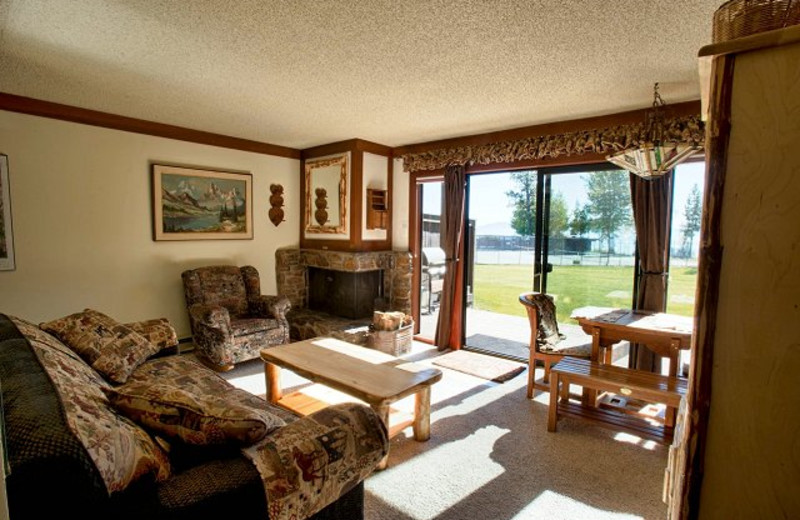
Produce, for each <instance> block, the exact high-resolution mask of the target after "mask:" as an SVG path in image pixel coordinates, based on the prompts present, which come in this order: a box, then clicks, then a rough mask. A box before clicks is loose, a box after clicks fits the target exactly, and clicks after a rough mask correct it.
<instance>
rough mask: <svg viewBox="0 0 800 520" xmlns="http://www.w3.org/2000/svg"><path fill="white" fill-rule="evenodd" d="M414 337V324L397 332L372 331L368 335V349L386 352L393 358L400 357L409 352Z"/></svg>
mask: <svg viewBox="0 0 800 520" xmlns="http://www.w3.org/2000/svg"><path fill="white" fill-rule="evenodd" d="M413 337H414V324H413V323H411V324H410V325H406V326H405V327H400V328H399V329H397V330H373V331H370V333H369V342H368V345H369V347H370V348H374V349H376V350H380V351H381V352H386V353H387V354H391V355H393V356H402V355H403V354H408V353H409V352H411V342H412V341H413Z"/></svg>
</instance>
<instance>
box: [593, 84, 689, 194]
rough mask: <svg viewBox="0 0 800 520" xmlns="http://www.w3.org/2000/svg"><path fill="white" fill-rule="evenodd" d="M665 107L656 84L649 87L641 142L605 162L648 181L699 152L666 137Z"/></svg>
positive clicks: (615, 154) (610, 156) (685, 143)
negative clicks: (649, 104) (649, 103)
mask: <svg viewBox="0 0 800 520" xmlns="http://www.w3.org/2000/svg"><path fill="white" fill-rule="evenodd" d="M665 107H666V103H664V100H663V99H661V94H659V93H658V83H656V84H655V87H654V88H653V107H652V108H651V109H649V110H648V111H647V113H646V114H645V123H644V141H643V142H641V143H640V144H639V145H638V146H637V147H635V148H626V149H625V150H622V151H621V152H617V153H614V154H611V155H609V156H607V157H606V160H607V161H608V162H610V163H613V164H615V165H617V166H619V167H620V168H624V169H626V170H628V171H630V172H632V173H635V174H636V175H638V176H639V177H643V178H645V179H652V178H655V177H660V176H662V175H664V174H665V173H667V172H668V171H670V170H671V169H673V168H674V167H675V166H677V165H678V164H680V163H682V162H683V161H685V160H686V159H688V158H689V157H691V155H692V154H693V153H695V152H696V151H697V150H699V149H700V145H698V144H697V143H691V142H688V143H687V142H678V141H675V140H670V138H669V136H667V135H666V129H665V128H664V125H665V120H666V115H665Z"/></svg>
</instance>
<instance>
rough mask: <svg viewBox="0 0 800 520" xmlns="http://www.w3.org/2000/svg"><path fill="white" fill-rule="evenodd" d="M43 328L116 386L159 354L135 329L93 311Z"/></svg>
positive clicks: (69, 317) (71, 316)
mask: <svg viewBox="0 0 800 520" xmlns="http://www.w3.org/2000/svg"><path fill="white" fill-rule="evenodd" d="M40 327H41V329H42V330H44V331H46V332H49V333H51V334H54V335H55V336H57V337H58V339H60V340H61V341H62V342H64V344H66V345H67V346H68V347H69V348H71V349H72V350H74V351H75V352H76V353H78V355H80V356H81V357H82V358H83V359H84V360H85V361H86V362H87V363H89V364H90V365H91V366H92V368H94V369H95V370H97V371H98V372H100V373H101V374H103V375H104V376H105V377H106V378H108V379H109V380H110V381H113V382H114V383H124V382H125V381H126V380H127V379H128V376H130V374H131V372H133V370H134V369H135V368H136V367H137V366H139V365H141V364H142V363H143V362H144V361H145V360H147V358H148V357H150V356H152V355H153V354H155V353H156V352H158V351H159V350H160V347H158V346H157V345H154V344H153V343H151V342H149V341H148V340H147V339H146V338H145V337H144V336H142V335H141V334H139V333H138V332H136V331H135V330H133V329H132V328H130V327H128V326H126V325H123V324H121V323H118V322H117V321H116V320H114V319H113V318H110V317H109V316H106V315H105V314H103V313H101V312H98V311H96V310H93V309H85V310H84V311H83V312H76V313H74V314H70V315H68V316H64V317H63V318H59V319H57V320H53V321H49V322H47V323H42V324H41V325H40Z"/></svg>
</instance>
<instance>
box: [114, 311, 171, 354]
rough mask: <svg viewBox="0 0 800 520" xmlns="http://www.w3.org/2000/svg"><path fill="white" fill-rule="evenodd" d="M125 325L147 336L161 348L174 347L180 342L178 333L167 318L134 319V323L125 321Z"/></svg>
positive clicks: (148, 339)
mask: <svg viewBox="0 0 800 520" xmlns="http://www.w3.org/2000/svg"><path fill="white" fill-rule="evenodd" d="M124 325H125V326H126V327H130V328H131V329H133V330H134V331H136V332H138V333H139V334H141V335H142V336H144V337H145V338H147V341H149V342H150V343H152V344H153V345H155V346H157V347H158V348H160V349H165V348H169V347H174V346H175V345H177V344H178V335H177V334H176V332H175V329H174V328H172V325H171V324H170V322H169V320H168V319H166V318H156V319H154V320H146V321H134V322H132V323H125V324H124Z"/></svg>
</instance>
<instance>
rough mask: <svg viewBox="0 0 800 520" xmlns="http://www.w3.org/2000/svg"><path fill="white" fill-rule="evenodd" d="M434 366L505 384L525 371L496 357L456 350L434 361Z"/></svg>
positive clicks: (521, 366) (512, 362) (511, 362)
mask: <svg viewBox="0 0 800 520" xmlns="http://www.w3.org/2000/svg"><path fill="white" fill-rule="evenodd" d="M433 364H434V365H438V366H440V367H444V368H449V369H451V370H457V371H459V372H463V373H465V374H469V375H472V376H476V377H480V378H481V379H488V380H489V381H494V382H495V383H503V382H505V381H508V380H509V379H511V378H512V377H514V376H517V375H519V374H520V373H521V372H522V371H523V370H525V365H520V364H519V363H516V362H514V361H509V360H507V359H501V358H498V357H494V356H487V355H484V354H478V353H476V352H468V351H466V350H456V351H455V352H450V353H449V354H445V355H443V356H439V357H437V358H436V359H434V360H433Z"/></svg>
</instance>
